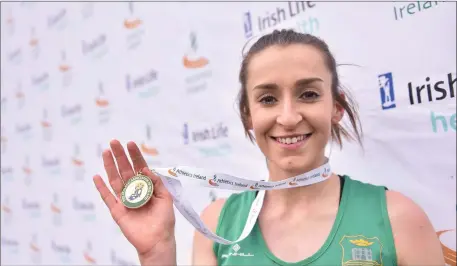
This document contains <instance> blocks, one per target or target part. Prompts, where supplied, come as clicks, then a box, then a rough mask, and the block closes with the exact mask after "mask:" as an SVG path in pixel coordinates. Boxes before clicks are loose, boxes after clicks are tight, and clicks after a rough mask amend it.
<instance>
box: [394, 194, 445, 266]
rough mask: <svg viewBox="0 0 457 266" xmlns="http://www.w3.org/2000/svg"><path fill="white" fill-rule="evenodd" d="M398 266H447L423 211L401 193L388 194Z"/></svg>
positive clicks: (433, 230)
mask: <svg viewBox="0 0 457 266" xmlns="http://www.w3.org/2000/svg"><path fill="white" fill-rule="evenodd" d="M386 200H387V210H388V213H389V219H390V223H391V226H392V233H393V236H394V241H395V247H396V250H397V259H398V265H444V257H443V252H442V249H441V244H440V242H439V239H438V236H437V234H436V232H435V229H434V228H433V225H432V223H431V222H430V219H429V218H428V216H427V214H426V213H425V212H424V210H423V209H422V208H421V207H420V206H419V205H418V204H416V203H415V202H414V201H413V200H412V199H410V198H408V197H406V196H405V195H403V194H402V193H400V192H396V191H386Z"/></svg>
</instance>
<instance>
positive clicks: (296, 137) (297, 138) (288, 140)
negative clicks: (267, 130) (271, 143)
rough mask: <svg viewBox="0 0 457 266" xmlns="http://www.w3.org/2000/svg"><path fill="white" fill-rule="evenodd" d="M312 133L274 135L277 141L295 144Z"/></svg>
mask: <svg viewBox="0 0 457 266" xmlns="http://www.w3.org/2000/svg"><path fill="white" fill-rule="evenodd" d="M311 135H312V133H308V134H301V135H290V136H279V137H272V138H273V139H274V140H275V141H277V142H279V143H281V144H295V143H297V142H301V141H304V140H306V139H308V138H309V137H311Z"/></svg>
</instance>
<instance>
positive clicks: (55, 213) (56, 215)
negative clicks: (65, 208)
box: [51, 193, 62, 227]
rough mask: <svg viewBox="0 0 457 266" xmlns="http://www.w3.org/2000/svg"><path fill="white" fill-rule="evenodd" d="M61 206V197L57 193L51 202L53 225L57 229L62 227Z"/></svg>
mask: <svg viewBox="0 0 457 266" xmlns="http://www.w3.org/2000/svg"><path fill="white" fill-rule="evenodd" d="M59 206H60V204H59V195H58V194H57V193H54V195H52V202H51V219H52V224H53V225H54V226H55V227H59V226H61V225H62V209H61V208H60V207H59Z"/></svg>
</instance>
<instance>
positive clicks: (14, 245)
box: [1, 236, 19, 255]
mask: <svg viewBox="0 0 457 266" xmlns="http://www.w3.org/2000/svg"><path fill="white" fill-rule="evenodd" d="M1 239H2V243H1V247H2V249H1V250H2V255H4V254H5V253H9V254H18V253H19V241H18V240H16V239H14V238H10V237H5V236H2V238H1ZM3 252H5V253H3Z"/></svg>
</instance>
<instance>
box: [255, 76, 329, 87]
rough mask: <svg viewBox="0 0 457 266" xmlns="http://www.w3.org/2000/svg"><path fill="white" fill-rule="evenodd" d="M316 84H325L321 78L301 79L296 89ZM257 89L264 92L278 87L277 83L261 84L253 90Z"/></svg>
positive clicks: (296, 84)
mask: <svg viewBox="0 0 457 266" xmlns="http://www.w3.org/2000/svg"><path fill="white" fill-rule="evenodd" d="M314 82H324V81H323V80H322V79H321V78H304V79H299V80H297V81H296V82H295V87H303V86H306V85H309V84H311V83H314ZM255 89H262V90H277V89H278V85H277V84H276V83H265V84H259V85H257V86H255V87H254V89H253V90H255Z"/></svg>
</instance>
